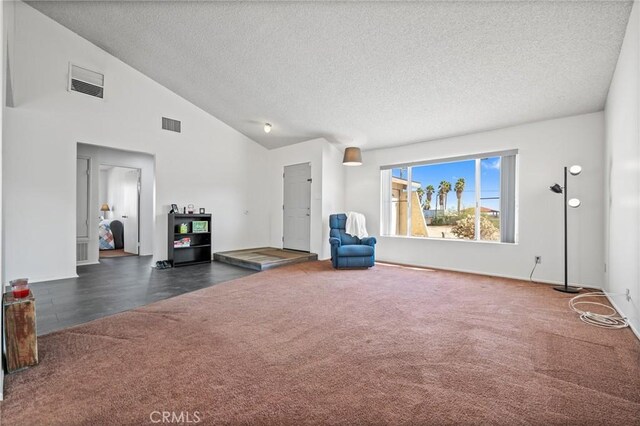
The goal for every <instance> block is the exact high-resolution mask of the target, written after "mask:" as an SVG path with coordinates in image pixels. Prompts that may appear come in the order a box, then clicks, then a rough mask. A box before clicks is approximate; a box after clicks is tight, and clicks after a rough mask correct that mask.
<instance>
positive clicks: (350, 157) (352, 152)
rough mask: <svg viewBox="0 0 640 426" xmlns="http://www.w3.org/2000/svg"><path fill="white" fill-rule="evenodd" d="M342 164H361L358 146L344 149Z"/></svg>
mask: <svg viewBox="0 0 640 426" xmlns="http://www.w3.org/2000/svg"><path fill="white" fill-rule="evenodd" d="M342 164H343V165H344V166H361V165H362V154H361V153H360V148H357V147H354V146H350V147H349V148H347V149H345V150H344V157H343V158H342Z"/></svg>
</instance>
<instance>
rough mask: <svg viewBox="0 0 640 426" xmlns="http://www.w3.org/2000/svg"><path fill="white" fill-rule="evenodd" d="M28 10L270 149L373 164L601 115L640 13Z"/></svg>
mask: <svg viewBox="0 0 640 426" xmlns="http://www.w3.org/2000/svg"><path fill="white" fill-rule="evenodd" d="M28 3H29V4H30V5H32V6H34V7H35V8H37V9H38V10H40V11H41V12H43V13H45V14H46V15H48V16H50V17H51V18H53V19H55V20H56V21H58V22H60V23H61V24H63V25H64V26H66V27H68V28H70V29H71V30H73V31H74V32H76V33H78V34H79V35H81V36H82V37H84V38H86V39H88V40H90V41H91V42H93V43H95V44H96V45H98V46H100V47H101V48H103V49H104V50H106V51H107V52H109V53H111V54H113V55H114V56H116V57H118V58H120V59H121V60H123V61H124V62H126V63H128V64H129V65H131V66H133V67H134V68H136V69H138V70H139V71H141V72H142V73H144V74H146V75H148V76H149V77H151V78H152V79H154V80H156V81H157V82H159V83H160V84H162V85H164V86H166V87H167V88H169V89H171V90H172V91H174V92H175V93H177V94H179V95H181V96H182V97H184V98H186V99H188V100H189V101H191V102H193V103H194V104H196V105H197V106H199V107H201V108H202V109H204V110H205V111H207V112H209V113H210V114H212V115H214V116H216V117H218V118H219V119H221V120H223V121H224V122H226V123H227V124H229V125H230V126H232V127H234V128H235V129H237V130H239V131H241V132H242V133H244V134H245V135H247V136H249V137H250V138H252V139H253V140H255V141H257V142H259V143H261V144H262V145H264V146H266V147H268V148H275V147H279V146H284V145H288V144H292V143H296V142H300V141H303V140H308V139H311V138H314V137H320V136H322V137H325V138H327V139H328V140H330V141H335V142H340V143H345V144H351V143H353V144H355V145H359V146H362V147H363V148H364V149H371V148H377V147H383V146H392V145H401V144H407V143H412V142H419V141H425V140H430V139H434V138H439V137H444V136H451V135H459V134H464V133H470V132H476V131H480V130H487V129H493V128H499V127H504V126H509V125H514V124H518V123H524V122H530V121H536V120H541V119H546V118H552V117H560V116H566V115H572V114H579V113H586V112H592V111H599V110H601V109H603V107H604V102H605V98H606V95H607V91H608V88H609V83H610V80H611V76H612V73H613V70H614V67H615V64H616V61H617V57H618V53H619V51H620V46H621V44H622V38H623V36H624V31H625V27H626V23H627V20H628V17H629V13H630V10H631V2H626V1H625V2H621V1H611V2H607V1H593V2H586V1H577V2H552V1H540V2H507V1H501V2H454V1H452V2H438V3H436V2H425V3H414V2H411V3H409V2H407V3H403V2H394V3H381V2H376V3H364V2H362V3H361V2H352V3H349V2H347V3H343V2H340V3H336V2H331V3H316V2H301V3H280V2H267V3H264V2H246V3H245V2H231V3H220V2H204V3H203V2H138V3H132V2H110V1H104V2H103V1H90V2H55V1H45V2H28ZM107 90H108V88H107ZM176 118H177V119H180V117H176ZM265 121H268V122H271V123H272V124H273V131H272V132H271V133H270V134H265V133H264V132H263V130H262V127H263V123H264V122H265ZM184 125H185V126H188V125H189V124H188V123H186V122H185V123H184Z"/></svg>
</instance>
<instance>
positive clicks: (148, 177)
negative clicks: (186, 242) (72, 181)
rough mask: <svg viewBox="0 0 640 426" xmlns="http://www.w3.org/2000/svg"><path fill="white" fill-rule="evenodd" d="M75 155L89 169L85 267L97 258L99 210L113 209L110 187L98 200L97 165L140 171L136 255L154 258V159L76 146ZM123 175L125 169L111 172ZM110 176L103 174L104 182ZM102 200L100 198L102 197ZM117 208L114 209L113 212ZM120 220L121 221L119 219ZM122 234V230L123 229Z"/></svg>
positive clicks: (116, 216)
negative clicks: (87, 160)
mask: <svg viewBox="0 0 640 426" xmlns="http://www.w3.org/2000/svg"><path fill="white" fill-rule="evenodd" d="M77 150H78V155H81V156H84V157H89V158H90V161H91V162H90V167H91V182H90V185H91V191H90V192H91V193H90V199H89V205H90V206H91V210H90V212H89V235H90V239H89V259H88V261H87V263H96V262H98V257H99V250H98V246H99V241H98V223H99V219H98V218H99V217H100V216H101V215H102V212H101V211H100V206H101V205H102V203H105V202H109V206H112V205H113V200H112V199H111V200H110V199H109V190H110V187H111V189H112V188H113V186H114V185H108V184H106V185H105V188H104V189H103V190H102V191H105V190H106V192H105V194H106V198H104V199H103V198H101V195H100V192H101V190H100V185H101V184H102V181H103V179H101V178H102V177H103V176H102V175H103V173H100V165H101V164H104V165H111V166H114V165H115V166H121V167H130V168H133V169H140V172H141V174H140V255H141V256H145V255H150V254H154V246H155V245H154V241H153V239H154V222H155V219H156V215H155V201H154V197H155V191H156V189H155V177H154V176H155V165H154V162H155V159H154V157H153V156H152V155H150V154H146V153H141V152H132V151H124V150H120V149H112V148H105V147H101V146H96V145H88V144H83V143H79V144H78V148H77ZM111 170H121V171H126V170H127V169H117V168H114V169H111ZM110 175H113V173H109V172H107V173H106V178H107V179H106V180H107V181H108V180H109V179H110ZM103 197H104V195H103ZM117 208H118V207H117V206H116V209H117ZM107 213H109V215H108V217H109V218H111V219H120V214H119V213H118V211H117V210H116V211H112V212H107ZM120 220H122V219H120ZM125 232H126V229H125ZM165 238H166V236H165V237H164V238H163V239H161V240H160V244H164V245H166V239H165Z"/></svg>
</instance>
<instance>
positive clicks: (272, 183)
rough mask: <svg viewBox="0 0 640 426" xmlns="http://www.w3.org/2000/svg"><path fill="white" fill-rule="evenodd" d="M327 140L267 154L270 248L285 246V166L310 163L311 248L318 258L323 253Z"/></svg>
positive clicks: (313, 141)
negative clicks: (323, 151) (323, 186)
mask: <svg viewBox="0 0 640 426" xmlns="http://www.w3.org/2000/svg"><path fill="white" fill-rule="evenodd" d="M325 143H327V142H326V141H325V140H324V139H313V140H310V141H306V142H301V143H297V144H295V145H290V146H285V147H282V148H278V149H273V150H271V151H268V157H267V158H268V165H269V167H268V170H267V182H268V186H269V188H271V190H270V194H271V197H270V198H269V203H268V204H267V206H268V210H267V211H268V215H269V218H270V223H269V229H270V239H269V246H271V247H282V235H283V211H282V205H283V203H284V180H283V177H282V174H283V173H284V167H285V166H291V165H294V164H302V163H310V164H311V238H310V249H311V252H312V253H317V254H318V255H319V257H322V256H321V253H322V245H323V244H322V147H323V144H325Z"/></svg>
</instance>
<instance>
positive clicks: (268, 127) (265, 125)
mask: <svg viewBox="0 0 640 426" xmlns="http://www.w3.org/2000/svg"><path fill="white" fill-rule="evenodd" d="M264 132H265V133H269V132H271V124H270V123H264Z"/></svg>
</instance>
